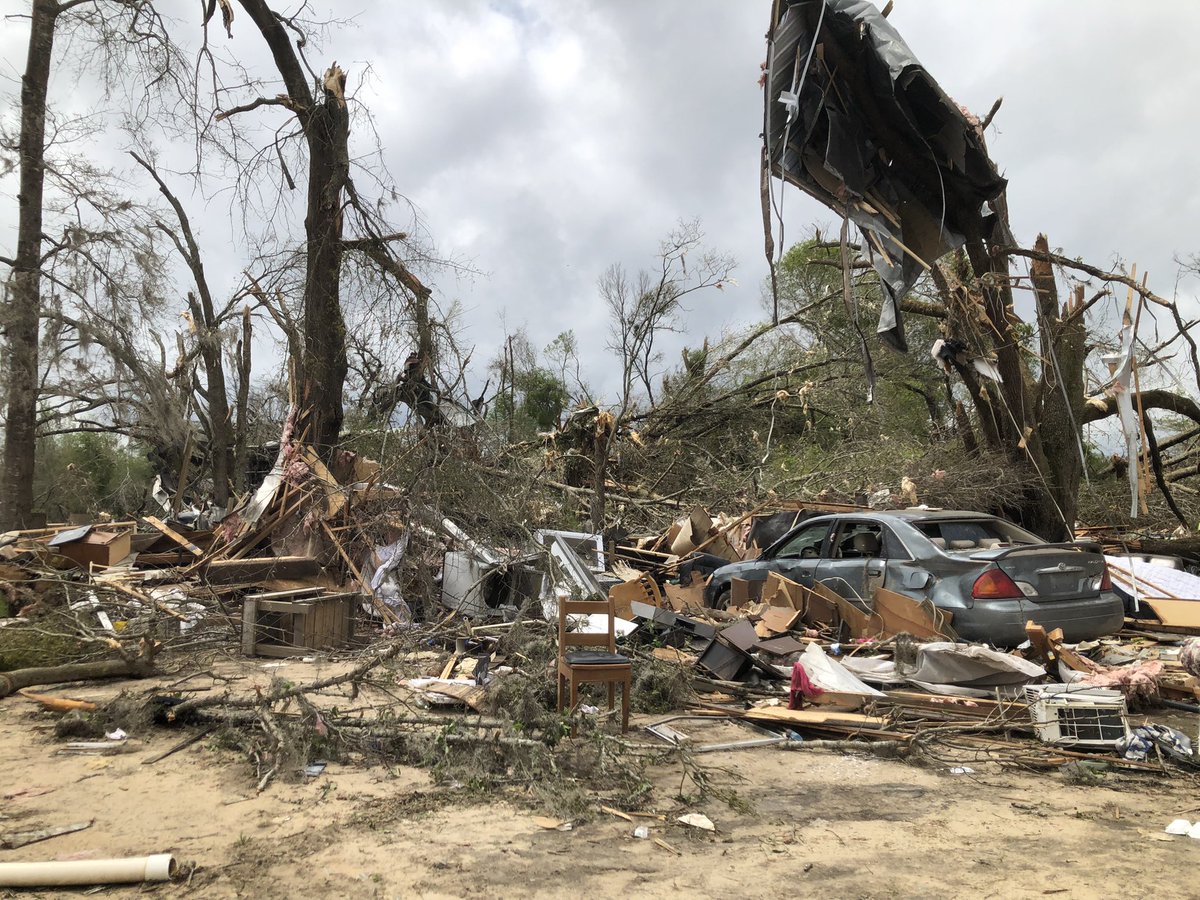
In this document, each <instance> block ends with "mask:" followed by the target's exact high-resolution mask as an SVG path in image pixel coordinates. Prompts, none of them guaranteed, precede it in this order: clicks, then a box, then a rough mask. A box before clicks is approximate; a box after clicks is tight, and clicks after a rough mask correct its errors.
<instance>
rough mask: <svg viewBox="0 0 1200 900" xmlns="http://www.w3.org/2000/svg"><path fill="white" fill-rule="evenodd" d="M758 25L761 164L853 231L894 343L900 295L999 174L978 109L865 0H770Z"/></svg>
mask: <svg viewBox="0 0 1200 900" xmlns="http://www.w3.org/2000/svg"><path fill="white" fill-rule="evenodd" d="M770 36H771V44H770V48H769V57H768V60H767V67H768V70H767V76H766V94H765V98H764V99H765V103H766V110H765V112H766V116H765V118H766V141H767V160H768V165H769V166H770V171H771V173H772V174H774V175H776V176H777V177H779V178H782V179H783V180H784V181H786V182H788V183H791V184H794V185H797V186H798V187H800V188H801V189H802V190H804V191H805V192H807V193H809V194H811V195H812V196H813V197H815V198H817V199H818V200H819V201H821V202H822V203H824V204H825V205H826V206H828V207H829V208H830V209H833V210H834V211H835V212H837V213H839V214H841V215H845V216H847V217H848V218H849V219H851V220H852V221H853V222H854V223H855V224H856V225H857V226H858V228H859V229H860V230H861V231H862V232H863V235H864V238H865V240H864V250H865V251H867V252H868V253H869V254H870V256H871V258H872V261H873V263H874V265H875V269H876V271H877V272H878V273H879V277H880V280H881V282H882V283H883V286H884V294H885V298H884V304H883V309H882V311H881V313H880V317H879V325H878V328H877V331H878V332H879V335H880V337H881V338H882V339H883V340H884V341H885V342H886V343H888V344H889V345H890V346H892V347H893V348H895V349H898V350H905V349H907V345H906V343H905V340H904V327H903V322H902V321H901V317H900V301H901V299H902V298H903V297H904V295H905V293H907V291H908V290H909V289H910V288H911V287H912V285H913V283H914V282H915V281H916V279H917V276H918V275H919V274H920V272H921V270H922V269H923V268H926V267H927V266H928V265H930V264H932V263H933V261H934V260H936V259H937V258H938V257H939V256H941V255H942V254H943V253H945V252H946V251H947V250H949V249H951V248H955V247H959V246H961V245H962V244H963V241H964V239H965V237H966V236H968V235H980V236H982V235H983V234H984V232H985V231H986V226H985V222H984V216H983V207H984V205H985V204H986V203H987V202H988V201H991V200H994V199H995V198H996V197H997V196H998V195H999V194H1000V193H1001V191H1003V190H1004V186H1005V180H1004V178H1002V177H1001V176H1000V174H999V173H998V172H997V170H996V166H995V164H994V163H993V162H992V161H991V159H990V158H989V157H988V155H987V150H986V149H985V147H984V142H983V132H982V129H981V127H980V124H979V122H978V120H976V119H975V118H974V117H973V116H971V115H970V114H969V113H967V112H966V111H965V110H963V109H962V108H961V107H960V106H959V105H958V104H957V103H955V102H954V100H952V99H951V98H950V97H949V96H947V94H946V92H945V91H943V90H942V89H941V87H940V86H939V85H938V84H937V82H936V81H934V80H933V78H932V77H931V76H930V75H929V73H928V72H926V71H925V69H924V67H922V65H921V64H920V62H918V61H917V59H916V57H915V56H913V54H912V51H911V50H909V49H908V46H907V45H906V44H905V43H904V40H903V38H901V37H900V34H899V33H898V32H897V31H896V29H895V28H893V27H892V26H891V25H890V24H889V23H888V21H887V20H886V19H884V17H883V16H882V15H881V14H880V13H879V11H878V10H877V9H876V8H875V6H874V5H873V4H871V3H869V2H867V0H777V2H776V3H775V5H774V13H773V20H772V22H771V29H770Z"/></svg>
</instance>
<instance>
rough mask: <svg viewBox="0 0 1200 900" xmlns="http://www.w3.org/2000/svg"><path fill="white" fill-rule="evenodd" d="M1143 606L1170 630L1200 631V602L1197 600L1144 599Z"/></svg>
mask: <svg viewBox="0 0 1200 900" xmlns="http://www.w3.org/2000/svg"><path fill="white" fill-rule="evenodd" d="M1141 602H1142V604H1144V605H1145V606H1148V607H1150V609H1151V610H1152V611H1153V612H1154V615H1156V616H1157V617H1158V620H1159V621H1160V622H1162V623H1163V624H1164V625H1166V626H1168V627H1170V628H1195V629H1200V602H1198V601H1196V600H1162V599H1149V598H1146V597H1143V598H1142V599H1141Z"/></svg>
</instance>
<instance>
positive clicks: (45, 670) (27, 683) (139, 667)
mask: <svg viewBox="0 0 1200 900" xmlns="http://www.w3.org/2000/svg"><path fill="white" fill-rule="evenodd" d="M157 647H158V645H157V644H154V643H152V642H150V641H145V640H144V641H142V645H141V652H140V653H139V654H138V655H137V656H125V657H122V658H121V659H102V660H97V661H96V662H81V663H68V664H66V665H62V666H43V667H36V668H29V669H14V670H13V671H11V672H3V673H0V697H7V696H8V695H9V694H13V693H16V692H17V691H19V690H20V689H21V688H27V687H34V686H35V685H41V684H61V683H62V682H64V681H94V680H99V679H102V678H147V677H149V676H150V675H153V674H155V670H154V652H155V650H156V649H157Z"/></svg>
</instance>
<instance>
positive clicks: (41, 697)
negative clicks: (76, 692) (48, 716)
mask: <svg viewBox="0 0 1200 900" xmlns="http://www.w3.org/2000/svg"><path fill="white" fill-rule="evenodd" d="M17 693H18V694H20V695H21V696H22V697H24V698H25V699H26V700H32V701H33V702H34V703H40V704H41V705H42V706H44V707H45V708H46V709H48V710H51V711H53V712H75V711H79V712H92V711H93V710H96V709H99V708H100V707H99V706H97V705H96V704H95V703H93V702H92V701H91V700H72V699H70V698H69V697H52V696H50V695H49V694H35V693H34V692H33V691H29V690H25V689H22V690H19V691H17Z"/></svg>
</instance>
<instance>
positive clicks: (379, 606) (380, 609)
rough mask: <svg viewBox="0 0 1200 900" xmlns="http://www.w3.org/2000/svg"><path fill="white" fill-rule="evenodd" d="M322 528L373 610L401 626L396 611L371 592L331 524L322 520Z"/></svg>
mask: <svg viewBox="0 0 1200 900" xmlns="http://www.w3.org/2000/svg"><path fill="white" fill-rule="evenodd" d="M321 528H323V529H324V531H325V536H326V537H328V538H329V540H330V543H332V544H333V547H334V549H335V550H337V552H338V556H340V557H341V558H342V562H344V563H345V564H346V568H347V569H349V570H350V574H351V575H353V576H354V579H355V581H357V582H358V584H360V585H361V586H362V589H363V590H364V591H366V592H367V597H368V598H369V599H370V601H371V608H372V609H374V610H375V612H377V613H379V615H380V616H381V617H382V618H383V619H384V621H386V622H391V623H392V624H393V625H398V624H400V616H399V615H397V614H396V611H395V610H393V609H392V608H391V607H390V606H388V605H387V604H386V603H384V602H383V601H382V600H380V599H379V598H378V597H376V596H375V592H374V591H372V590H371V586H370V585H369V584H367V580H366V579H365V578H363V575H362V572H360V571H359V570H358V566H356V565H355V564H354V560H352V559H351V558H350V554H348V553H347V552H346V548H345V547H343V546H342V542H341V541H339V540H338V538H337V535H336V534H334V531H333V529H332V528H330V527H329V523H328V522H326V521H325V520H324V519H322V520H321Z"/></svg>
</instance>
